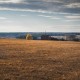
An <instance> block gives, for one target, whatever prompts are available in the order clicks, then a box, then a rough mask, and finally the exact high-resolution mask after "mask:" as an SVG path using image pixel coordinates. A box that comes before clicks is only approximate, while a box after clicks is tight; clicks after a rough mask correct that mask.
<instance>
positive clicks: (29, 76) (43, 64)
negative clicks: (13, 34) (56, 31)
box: [0, 39, 80, 80]
mask: <svg viewBox="0 0 80 80" xmlns="http://www.w3.org/2000/svg"><path fill="white" fill-rule="evenodd" d="M0 80H80V42H65V41H63V42H61V41H27V40H15V39H0Z"/></svg>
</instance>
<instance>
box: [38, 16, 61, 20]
mask: <svg viewBox="0 0 80 80" xmlns="http://www.w3.org/2000/svg"><path fill="white" fill-rule="evenodd" d="M38 16H41V17H45V18H49V19H60V18H59V17H55V16H47V15H38Z"/></svg>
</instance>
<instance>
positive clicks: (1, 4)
mask: <svg viewBox="0 0 80 80" xmlns="http://www.w3.org/2000/svg"><path fill="white" fill-rule="evenodd" d="M45 30H46V31H47V32H80V0H0V32H44V31H45Z"/></svg>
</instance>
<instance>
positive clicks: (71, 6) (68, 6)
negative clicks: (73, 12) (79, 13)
mask: <svg viewBox="0 0 80 80" xmlns="http://www.w3.org/2000/svg"><path fill="white" fill-rule="evenodd" d="M65 6H66V7H67V8H80V3H70V4H68V5H65Z"/></svg>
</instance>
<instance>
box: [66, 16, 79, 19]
mask: <svg viewBox="0 0 80 80" xmlns="http://www.w3.org/2000/svg"><path fill="white" fill-rule="evenodd" d="M65 17H66V18H68V19H80V16H65Z"/></svg>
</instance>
